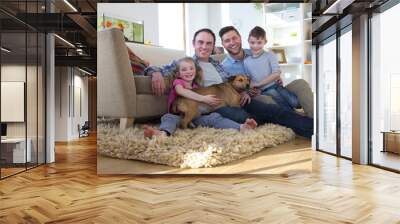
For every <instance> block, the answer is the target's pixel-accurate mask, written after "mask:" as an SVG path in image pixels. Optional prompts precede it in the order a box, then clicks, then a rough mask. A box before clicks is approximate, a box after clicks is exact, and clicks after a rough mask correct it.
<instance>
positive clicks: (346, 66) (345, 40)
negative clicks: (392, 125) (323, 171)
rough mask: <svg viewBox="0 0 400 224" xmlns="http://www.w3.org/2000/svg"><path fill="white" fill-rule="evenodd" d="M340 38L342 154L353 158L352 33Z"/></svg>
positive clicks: (349, 32) (348, 32)
mask: <svg viewBox="0 0 400 224" xmlns="http://www.w3.org/2000/svg"><path fill="white" fill-rule="evenodd" d="M349 28H350V30H349V31H347V32H346V33H344V34H342V35H341V36H340V154H341V155H342V156H345V157H348V158H351V157H352V148H351V142H352V138H351V136H352V96H353V95H352V50H351V48H352V32H351V26H350V27H349Z"/></svg>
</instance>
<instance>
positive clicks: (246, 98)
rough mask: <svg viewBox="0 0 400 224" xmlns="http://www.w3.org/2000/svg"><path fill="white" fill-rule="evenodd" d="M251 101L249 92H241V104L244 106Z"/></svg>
mask: <svg viewBox="0 0 400 224" xmlns="http://www.w3.org/2000/svg"><path fill="white" fill-rule="evenodd" d="M250 102H251V97H250V95H249V94H247V93H246V92H242V93H241V94H240V106H242V107H243V106H244V105H246V104H248V103H250Z"/></svg>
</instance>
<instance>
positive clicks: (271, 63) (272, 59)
mask: <svg viewBox="0 0 400 224" xmlns="http://www.w3.org/2000/svg"><path fill="white" fill-rule="evenodd" d="M248 41H249V46H250V49H251V53H252V56H249V57H246V58H245V59H244V67H245V71H246V73H247V75H248V76H249V77H250V79H251V85H250V86H251V87H254V88H258V89H260V90H261V94H262V95H267V96H271V97H272V98H273V99H274V101H275V102H276V103H277V104H278V105H280V106H281V107H283V108H285V109H287V110H294V109H296V108H300V103H299V101H298V99H297V96H296V95H295V94H293V93H292V92H290V91H289V90H287V89H286V88H285V87H282V86H281V85H278V84H276V83H275V81H276V80H277V79H279V77H280V74H281V71H280V69H279V64H278V60H277V59H276V56H275V55H274V54H273V53H271V52H266V51H264V46H265V44H266V43H267V39H266V34H265V30H264V29H263V28H261V27H259V26H256V27H254V28H253V29H252V30H251V31H250V34H249V38H248Z"/></svg>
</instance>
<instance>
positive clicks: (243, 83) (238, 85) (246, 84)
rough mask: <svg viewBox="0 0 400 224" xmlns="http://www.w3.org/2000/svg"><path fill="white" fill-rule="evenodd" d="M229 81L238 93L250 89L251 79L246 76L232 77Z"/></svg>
mask: <svg viewBox="0 0 400 224" xmlns="http://www.w3.org/2000/svg"><path fill="white" fill-rule="evenodd" d="M228 81H229V83H230V84H231V85H232V87H233V88H234V89H235V90H236V91H238V92H243V91H245V90H247V89H249V88H250V79H249V78H248V77H247V76H245V75H236V76H232V77H230V78H229V80H228Z"/></svg>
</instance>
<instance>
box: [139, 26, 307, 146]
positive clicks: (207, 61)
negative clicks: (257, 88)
mask: <svg viewBox="0 0 400 224" xmlns="http://www.w3.org/2000/svg"><path fill="white" fill-rule="evenodd" d="M192 44H193V47H194V49H195V55H194V56H193V59H194V60H195V61H196V63H198V64H199V66H200V67H201V68H202V69H203V75H204V86H209V85H212V84H217V83H221V82H223V81H224V80H226V79H227V78H228V77H229V76H230V73H228V72H226V71H225V70H224V68H223V67H222V66H221V64H220V63H219V62H218V61H215V60H213V59H212V58H211V57H210V55H211V53H212V50H213V49H214V46H215V34H214V33H213V32H212V31H211V30H210V29H207V28H205V29H200V30H198V31H197V32H196V33H195V34H194V37H193V40H192ZM176 66H177V64H176V61H173V62H172V63H171V64H169V65H165V66H163V67H162V68H159V67H149V68H147V69H146V70H145V73H146V74H147V75H151V76H152V88H153V92H154V93H155V94H156V95H162V94H163V93H164V91H165V83H164V79H163V75H164V76H167V75H170V74H172V72H173V71H174V70H175V69H176ZM242 99H244V101H242V102H243V104H244V106H243V108H235V107H223V108H220V109H218V110H217V111H216V112H218V113H220V114H221V115H222V116H223V117H226V118H229V119H231V120H234V121H236V122H238V123H243V121H245V120H246V119H247V118H249V117H251V118H254V119H255V120H256V121H257V123H258V124H263V123H275V124H280V125H283V126H286V127H289V128H292V129H293V131H294V132H295V133H296V134H298V135H301V136H304V137H307V138H310V137H311V136H312V134H313V120H312V119H310V118H308V117H305V116H301V115H298V114H296V113H294V112H291V111H287V110H284V109H281V108H279V106H277V105H273V104H265V103H262V102H260V101H257V100H251V99H250V97H249V96H248V95H247V94H243V95H242ZM215 100H216V101H218V99H215ZM247 112H249V113H247Z"/></svg>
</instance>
